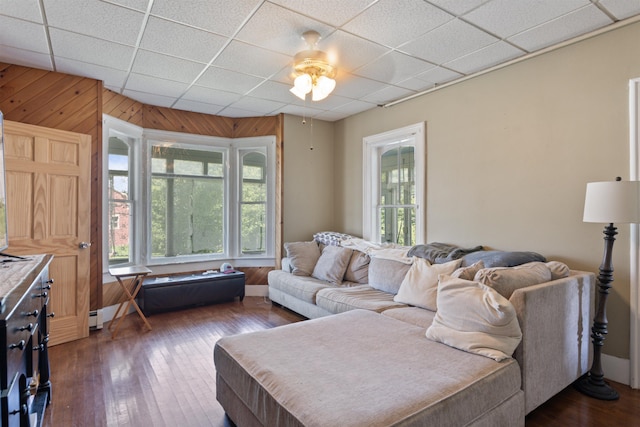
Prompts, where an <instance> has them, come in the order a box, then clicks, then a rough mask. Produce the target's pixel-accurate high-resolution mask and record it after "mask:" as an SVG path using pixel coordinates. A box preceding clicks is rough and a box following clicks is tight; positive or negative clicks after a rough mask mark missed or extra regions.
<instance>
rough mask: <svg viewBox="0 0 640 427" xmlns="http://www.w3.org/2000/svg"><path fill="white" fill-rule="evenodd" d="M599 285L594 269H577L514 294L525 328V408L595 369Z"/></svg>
mask: <svg viewBox="0 0 640 427" xmlns="http://www.w3.org/2000/svg"><path fill="white" fill-rule="evenodd" d="M595 287H596V279H595V275H594V274H593V273H588V272H581V271H572V272H571V274H570V276H569V277H566V278H563V279H558V280H553V281H551V282H546V283H542V284H540V285H536V286H529V287H527V288H523V289H519V290H517V291H515V292H514V293H513V295H512V296H511V298H510V301H511V303H512V304H513V305H514V307H515V309H516V312H517V314H518V321H519V322H520V327H521V329H522V342H521V343H520V345H519V346H518V348H517V349H516V351H515V353H514V358H515V359H516V360H517V361H518V363H519V364H520V368H521V372H522V389H523V390H524V394H525V413H527V414H528V413H529V412H531V411H532V410H534V409H535V408H536V407H538V406H539V405H541V404H542V403H544V402H545V401H547V400H548V399H549V398H551V397H552V396H554V395H555V394H556V393H558V392H560V391H561V390H563V389H564V388H565V387H567V386H568V385H570V384H571V383H572V382H574V381H575V380H576V379H578V378H579V377H580V376H581V375H583V374H584V373H585V372H587V371H588V370H589V363H590V358H591V352H590V348H591V340H590V338H589V336H590V328H591V319H593V314H594V305H595V303H594V301H595V299H594V297H595Z"/></svg>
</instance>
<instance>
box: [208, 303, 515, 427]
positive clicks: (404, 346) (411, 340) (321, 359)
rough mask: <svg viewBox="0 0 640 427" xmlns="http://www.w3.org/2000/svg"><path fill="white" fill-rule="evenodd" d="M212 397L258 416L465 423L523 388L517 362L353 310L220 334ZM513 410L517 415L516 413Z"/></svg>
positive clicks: (292, 422) (303, 421) (265, 420)
mask: <svg viewBox="0 0 640 427" xmlns="http://www.w3.org/2000/svg"><path fill="white" fill-rule="evenodd" d="M214 361H215V365H216V372H217V382H218V387H216V389H217V398H218V400H219V401H220V402H221V403H222V405H223V407H227V406H231V405H232V404H233V402H237V401H242V403H243V404H244V405H245V407H246V408H247V409H248V410H249V411H250V412H251V413H252V415H253V417H255V419H256V420H257V421H258V422H259V423H260V424H261V425H282V426H310V427H313V426H318V427H320V426H322V427H324V426H362V427H364V426H366V427H375V426H390V425H403V426H421V425H431V426H444V425H452V426H453V425H456V426H458V425H459V426H461V425H468V424H470V423H471V422H472V421H474V420H476V419H477V418H478V417H480V416H481V415H482V414H483V413H485V412H486V411H488V410H489V409H491V408H494V407H496V406H498V405H500V404H501V403H502V402H504V401H507V400H508V399H509V398H510V397H512V396H517V395H519V394H521V392H520V370H519V368H518V364H517V362H515V361H514V360H512V359H510V360H507V361H505V362H502V363H497V362H495V361H494V360H491V359H488V358H486V357H481V356H478V355H474V354H469V353H466V352H463V351H460V350H456V349H453V348H451V347H448V346H445V345H443V344H439V343H436V342H433V341H430V340H428V339H426V338H425V337H424V329H422V328H419V327H416V326H413V325H409V324H407V323H404V322H401V321H398V320H396V319H392V318H390V317H387V316H382V315H380V314H377V313H373V312H370V311H365V310H355V311H351V312H348V313H342V314H338V315H335V316H328V317H324V318H319V319H313V320H308V321H305V322H300V323H294V324H290V325H286V326H281V327H277V328H273V329H269V330H264V331H260V332H252V333H247V334H242V335H237V336H231V337H224V338H222V339H220V340H219V341H218V342H217V343H216V345H215V350H214ZM520 416H523V414H522V415H520Z"/></svg>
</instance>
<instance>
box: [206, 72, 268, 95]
mask: <svg viewBox="0 0 640 427" xmlns="http://www.w3.org/2000/svg"><path fill="white" fill-rule="evenodd" d="M262 81H263V79H261V78H259V77H255V76H249V75H247V74H243V73H238V72H235V71H229V70H225V69H222V68H217V67H209V68H207V70H206V71H205V72H204V74H202V76H200V78H199V79H198V80H197V81H196V82H195V83H196V84H197V85H198V86H204V87H208V88H211V89H219V90H226V91H229V92H236V93H241V94H245V93H247V92H249V91H250V90H251V89H253V88H254V87H256V86H258V85H259V84H260V82H262Z"/></svg>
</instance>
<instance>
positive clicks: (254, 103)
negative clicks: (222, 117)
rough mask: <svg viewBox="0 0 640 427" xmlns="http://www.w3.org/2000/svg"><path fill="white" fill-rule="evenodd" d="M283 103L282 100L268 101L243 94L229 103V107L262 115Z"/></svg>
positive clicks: (274, 109)
mask: <svg viewBox="0 0 640 427" xmlns="http://www.w3.org/2000/svg"><path fill="white" fill-rule="evenodd" d="M285 105H286V103H284V102H275V101H268V100H266V99H259V98H253V97H251V96H244V97H242V98H240V99H239V100H238V101H236V102H234V103H233V104H231V105H229V107H230V108H238V109H242V110H248V111H253V112H256V113H260V115H264V114H270V113H272V112H273V111H276V110H278V109H280V108H282V107H284V106H285Z"/></svg>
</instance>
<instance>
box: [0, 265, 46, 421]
mask: <svg viewBox="0 0 640 427" xmlns="http://www.w3.org/2000/svg"><path fill="white" fill-rule="evenodd" d="M51 259H52V256H51V255H30V256H27V257H26V260H16V261H11V262H6V263H4V264H0V297H1V300H0V304H1V305H0V425H1V426H11V427H13V426H21V427H24V426H31V427H33V426H38V425H40V424H41V420H42V415H43V414H44V409H45V407H46V405H47V404H48V403H49V402H50V400H51V382H50V379H49V371H50V370H49V356H48V349H47V342H48V340H49V328H48V324H47V321H48V319H49V317H50V316H51V314H50V313H49V308H48V305H49V290H50V289H51V286H52V283H53V280H50V279H49V264H50V262H51Z"/></svg>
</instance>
